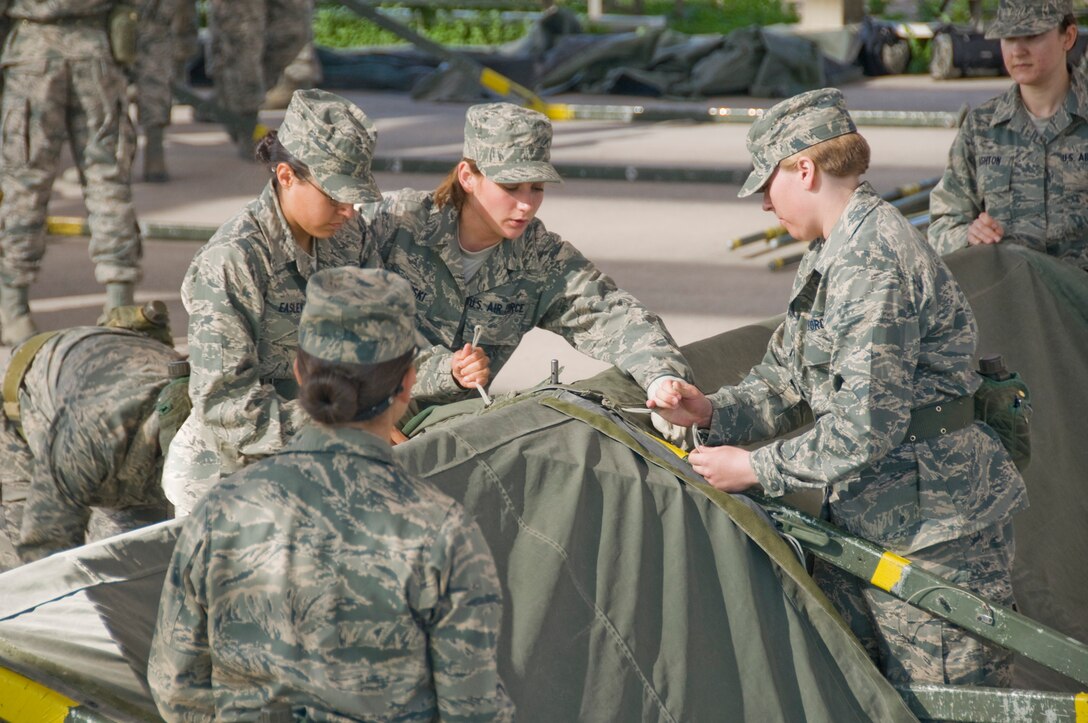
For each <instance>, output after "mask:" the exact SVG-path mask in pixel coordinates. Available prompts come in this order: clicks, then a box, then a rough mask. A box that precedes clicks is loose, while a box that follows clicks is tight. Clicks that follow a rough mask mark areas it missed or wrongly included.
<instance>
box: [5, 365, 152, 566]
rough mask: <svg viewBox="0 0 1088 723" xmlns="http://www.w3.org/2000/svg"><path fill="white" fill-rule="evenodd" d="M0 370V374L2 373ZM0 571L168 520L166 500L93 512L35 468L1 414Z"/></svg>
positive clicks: (19, 437)
mask: <svg viewBox="0 0 1088 723" xmlns="http://www.w3.org/2000/svg"><path fill="white" fill-rule="evenodd" d="M3 371H4V370H3V369H0V375H2V374H3ZM0 455H3V460H4V464H3V465H2V466H0V572H3V571H4V570H10V569H12V568H14V567H18V566H19V565H21V564H23V563H26V562H33V561H34V560H39V559H41V558H43V557H46V556H48V555H52V554H53V553H55V552H60V551H61V550H67V549H70V548H73V547H79V546H80V545H83V544H85V543H87V542H93V541H94V540H103V539H105V538H107V537H113V536H114V535H119V534H121V533H122V532H129V531H131V530H137V529H139V528H141V527H146V526H147V525H151V524H154V523H156V522H161V521H162V520H165V519H168V518H169V517H170V515H169V506H168V505H167V504H166V502H165V500H163V499H161V497H160V498H158V499H154V500H149V501H148V503H147V504H128V505H124V506H119V507H114V508H110V507H93V508H92V507H91V506H90V505H86V504H82V503H80V502H78V501H76V500H73V499H72V497H71V495H70V494H65V493H64V492H63V491H62V490H61V489H60V485H58V484H57V483H56V482H55V481H54V480H53V479H51V478H49V477H48V476H44V475H42V474H41V473H40V472H41V470H40V468H39V467H38V466H37V465H35V463H34V457H33V454H32V452H31V450H30V445H28V444H27V443H26V441H25V440H23V438H22V436H20V435H19V433H18V432H17V431H16V429H15V427H14V425H12V424H11V423H10V422H9V421H8V419H7V417H5V416H4V414H3V412H0Z"/></svg>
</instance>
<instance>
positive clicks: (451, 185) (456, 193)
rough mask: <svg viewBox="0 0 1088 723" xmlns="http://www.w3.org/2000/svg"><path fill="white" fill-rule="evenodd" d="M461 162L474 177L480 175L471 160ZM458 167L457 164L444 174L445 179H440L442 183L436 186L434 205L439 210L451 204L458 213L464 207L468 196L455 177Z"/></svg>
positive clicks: (465, 159)
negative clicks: (466, 165)
mask: <svg viewBox="0 0 1088 723" xmlns="http://www.w3.org/2000/svg"><path fill="white" fill-rule="evenodd" d="M461 160H462V161H463V162H465V163H467V164H468V169H469V170H470V171H472V174H473V175H474V176H478V175H480V169H479V167H478V166H477V165H476V161H474V160H472V159H471V158H462V159H461ZM460 165H461V164H460V163H458V164H457V165H456V166H454V167H453V170H452V171H450V172H449V173H448V174H446V177H445V178H444V179H442V183H440V184H438V188H436V189H435V190H434V203H435V205H436V206H438V207H439V208H443V207H445V206H447V205H450V204H453V207H454V208H456V209H457V210H458V211H460V210H461V209H462V207H464V205H465V200H466V199H467V198H468V194H467V193H465V189H464V188H463V187H462V186H461V179H459V178H458V177H457V169H458V168H459V167H460Z"/></svg>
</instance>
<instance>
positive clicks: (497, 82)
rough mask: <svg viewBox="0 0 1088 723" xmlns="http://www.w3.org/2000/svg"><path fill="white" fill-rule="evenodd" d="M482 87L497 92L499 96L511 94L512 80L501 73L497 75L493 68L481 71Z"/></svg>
mask: <svg viewBox="0 0 1088 723" xmlns="http://www.w3.org/2000/svg"><path fill="white" fill-rule="evenodd" d="M480 85H482V86H484V87H485V88H488V89H490V90H493V91H495V92H496V93H498V94H499V95H508V94H509V93H510V79H509V78H507V77H506V76H505V75H502V74H501V73H496V72H495V71H494V70H492V69H491V68H484V69H483V70H481V71H480Z"/></svg>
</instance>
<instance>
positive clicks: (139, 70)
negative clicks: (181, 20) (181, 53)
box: [135, 0, 192, 128]
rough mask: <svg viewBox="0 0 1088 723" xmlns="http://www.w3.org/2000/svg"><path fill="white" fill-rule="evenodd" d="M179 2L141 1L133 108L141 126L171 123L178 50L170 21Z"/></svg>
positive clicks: (168, 0) (161, 0)
mask: <svg viewBox="0 0 1088 723" xmlns="http://www.w3.org/2000/svg"><path fill="white" fill-rule="evenodd" d="M185 2H189V0H185ZM189 4H190V5H191V4H192V3H191V2H189ZM180 5H181V0H143V2H142V3H141V4H140V9H139V12H140V25H139V33H138V35H137V46H136V68H135V74H136V110H137V117H138V118H139V121H140V126H141V127H142V128H147V127H149V126H167V125H169V124H170V109H171V107H172V106H173V104H174V91H173V90H172V89H171V87H170V84H171V83H172V82H173V80H174V66H175V57H176V54H177V51H176V50H175V47H174V45H175V43H174V27H173V23H174V17H175V16H176V15H177V14H178V8H179V7H180Z"/></svg>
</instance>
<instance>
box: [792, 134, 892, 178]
mask: <svg viewBox="0 0 1088 723" xmlns="http://www.w3.org/2000/svg"><path fill="white" fill-rule="evenodd" d="M802 156H806V157H808V158H811V159H812V162H813V163H815V164H816V167H817V168H819V169H820V170H821V171H823V172H824V173H826V174H827V175H829V176H834V177H835V178H847V177H849V176H860V175H861V174H863V173H865V172H866V171H867V170H869V158H870V151H869V143H868V141H866V140H865V139H864V138H863V137H862V136H861V135H860V134H858V133H846V134H845V135H841V136H836V137H835V138H832V139H830V140H827V141H821V142H820V143H817V144H816V145H814V146H809V147H808V148H806V149H805V150H803V151H798V152H797V153H794V154H793V155H792V156H789V157H788V158H783V159H782V160H781V161H780V162H779V163H778V167H779V168H781V169H782V170H783V171H792V170H794V169H795V168H797V163H798V162H799V161H800V160H801V157H802Z"/></svg>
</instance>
